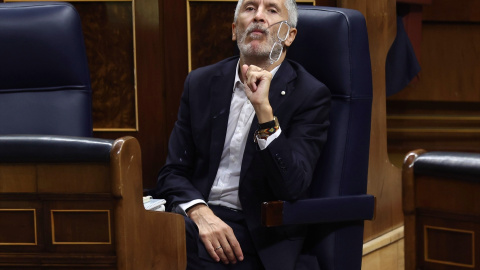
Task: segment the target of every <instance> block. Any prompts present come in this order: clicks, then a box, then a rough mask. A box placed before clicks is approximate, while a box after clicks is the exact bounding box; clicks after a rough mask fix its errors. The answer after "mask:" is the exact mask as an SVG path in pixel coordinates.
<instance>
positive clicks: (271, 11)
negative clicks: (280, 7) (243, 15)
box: [268, 9, 277, 13]
mask: <svg viewBox="0 0 480 270" xmlns="http://www.w3.org/2000/svg"><path fill="white" fill-rule="evenodd" d="M268 11H269V12H270V13H277V10H276V9H269V10H268Z"/></svg>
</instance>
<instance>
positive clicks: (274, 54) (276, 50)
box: [269, 21, 290, 64]
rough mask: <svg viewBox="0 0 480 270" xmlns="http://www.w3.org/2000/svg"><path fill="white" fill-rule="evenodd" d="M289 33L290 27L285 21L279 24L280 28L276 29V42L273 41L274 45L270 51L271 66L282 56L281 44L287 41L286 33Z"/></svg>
mask: <svg viewBox="0 0 480 270" xmlns="http://www.w3.org/2000/svg"><path fill="white" fill-rule="evenodd" d="M289 32H290V26H289V25H288V23H287V22H286V21H282V22H280V26H279V27H278V31H277V38H278V41H275V43H274V44H273V46H272V49H271V50H270V55H269V58H270V64H273V63H275V62H277V61H278V60H279V59H280V56H281V55H282V52H283V45H282V42H284V41H285V40H287V37H288V33H289Z"/></svg>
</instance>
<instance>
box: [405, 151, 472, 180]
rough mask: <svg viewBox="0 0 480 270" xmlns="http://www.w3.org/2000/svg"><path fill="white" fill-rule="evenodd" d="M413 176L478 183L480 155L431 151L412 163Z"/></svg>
mask: <svg viewBox="0 0 480 270" xmlns="http://www.w3.org/2000/svg"><path fill="white" fill-rule="evenodd" d="M413 168H414V171H415V174H421V175H431V176H436V177H441V178H453V179H458V180H467V181H474V182H479V181H480V154H478V153H466V152H442V151H432V152H426V153H424V154H422V155H419V156H418V157H417V158H416V159H415V162H414V167H413Z"/></svg>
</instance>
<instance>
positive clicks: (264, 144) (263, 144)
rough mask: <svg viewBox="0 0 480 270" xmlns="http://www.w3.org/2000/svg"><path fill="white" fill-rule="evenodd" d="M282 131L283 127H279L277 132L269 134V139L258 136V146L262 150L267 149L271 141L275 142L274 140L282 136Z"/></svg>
mask: <svg viewBox="0 0 480 270" xmlns="http://www.w3.org/2000/svg"><path fill="white" fill-rule="evenodd" d="M281 133H282V129H281V128H280V127H279V128H278V130H277V131H275V133H273V134H272V135H270V136H268V137H267V139H260V137H259V136H257V143H258V147H259V148H260V150H264V149H266V148H267V146H268V145H269V144H270V143H271V142H273V140H275V139H276V138H278V136H280V134H281Z"/></svg>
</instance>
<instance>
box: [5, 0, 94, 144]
mask: <svg viewBox="0 0 480 270" xmlns="http://www.w3.org/2000/svg"><path fill="white" fill-rule="evenodd" d="M0 59H1V60H0V134H48V135H72V136H91V135H92V108H91V107H92V105H91V104H92V101H91V85H90V73H89V69H88V64H87V56H86V51H85V43H84V39H83V34H82V28H81V23H80V18H79V15H78V13H77V11H76V10H75V9H74V8H73V6H72V5H70V4H68V3H61V2H43V3H42V2H36V3H29V2H25V3H21V2H19V3H0Z"/></svg>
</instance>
